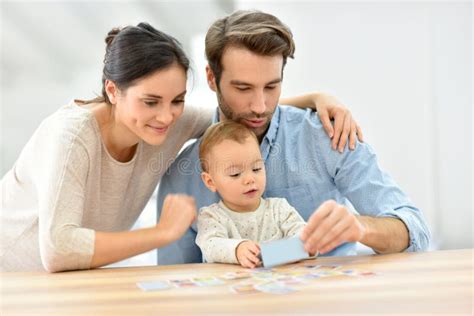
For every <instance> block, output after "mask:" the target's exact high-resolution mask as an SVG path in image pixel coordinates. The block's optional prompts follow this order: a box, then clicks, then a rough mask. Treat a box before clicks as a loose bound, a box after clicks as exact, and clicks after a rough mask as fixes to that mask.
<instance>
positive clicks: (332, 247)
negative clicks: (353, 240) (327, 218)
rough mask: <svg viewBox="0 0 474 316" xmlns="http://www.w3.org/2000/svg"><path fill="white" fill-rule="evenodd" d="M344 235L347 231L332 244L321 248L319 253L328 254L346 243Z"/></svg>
mask: <svg viewBox="0 0 474 316" xmlns="http://www.w3.org/2000/svg"><path fill="white" fill-rule="evenodd" d="M344 234H345V231H344V232H342V233H341V234H340V235H339V236H336V238H334V239H333V240H332V241H331V242H330V243H328V244H327V245H326V246H324V247H323V248H321V249H320V250H319V253H321V254H325V253H328V252H330V251H332V250H333V249H334V248H336V247H337V246H339V245H341V244H342V243H343V242H345V240H344Z"/></svg>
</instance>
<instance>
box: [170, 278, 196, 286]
mask: <svg viewBox="0 0 474 316" xmlns="http://www.w3.org/2000/svg"><path fill="white" fill-rule="evenodd" d="M169 282H170V283H171V284H173V285H174V286H176V287H193V286H197V284H196V283H195V282H194V281H193V280H191V279H176V280H170V281H169Z"/></svg>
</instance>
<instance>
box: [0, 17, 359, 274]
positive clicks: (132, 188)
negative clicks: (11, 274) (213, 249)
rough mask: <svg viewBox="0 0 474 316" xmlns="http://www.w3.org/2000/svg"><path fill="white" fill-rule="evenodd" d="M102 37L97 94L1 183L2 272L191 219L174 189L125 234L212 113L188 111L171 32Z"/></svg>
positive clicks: (136, 244) (56, 267) (34, 141)
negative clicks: (150, 216)
mask: <svg viewBox="0 0 474 316" xmlns="http://www.w3.org/2000/svg"><path fill="white" fill-rule="evenodd" d="M106 43H107V47H106V54H105V58H104V68H103V77H102V85H103V87H102V96H101V97H99V98H96V99H94V100H91V101H74V102H71V103H70V104H68V105H66V106H64V107H62V108H61V109H59V110H58V111H57V112H55V113H54V114H52V115H51V116H50V117H48V118H46V119H45V120H44V121H43V122H42V123H41V125H40V126H39V128H38V129H37V130H36V132H35V133H34V135H33V136H32V138H31V139H30V140H29V142H28V143H27V144H26V146H25V148H24V149H23V151H22V152H21V154H20V157H19V158H18V160H17V161H16V163H15V165H14V166H13V168H12V169H11V170H10V171H9V172H8V173H7V174H6V175H5V176H4V178H3V179H2V181H1V188H2V212H1V217H2V237H1V253H0V256H1V269H2V270H4V271H11V270H42V269H43V268H44V269H46V270H47V271H50V272H56V271H65V270H76V269H89V268H96V267H100V266H103V265H107V264H110V263H113V262H117V261H120V260H123V259H126V258H129V257H132V256H135V255H137V254H140V253H143V252H146V251H149V250H152V249H155V248H159V247H162V246H164V245H166V244H168V243H170V242H172V241H175V240H177V239H178V238H180V236H181V235H182V234H183V233H184V232H185V231H186V229H187V228H188V227H189V226H190V224H191V223H192V222H193V221H194V220H195V218H196V207H195V205H194V201H193V199H192V198H191V197H189V196H182V195H173V196H168V197H167V199H166V200H165V202H164V205H163V210H162V213H161V217H160V221H159V223H158V224H157V225H156V226H155V227H151V228H146V229H139V230H135V231H128V230H129V229H130V228H131V227H132V225H133V223H134V222H135V221H136V219H137V218H138V216H139V215H140V213H141V211H142V210H143V208H144V206H145V204H146V203H147V201H148V200H149V198H150V196H151V194H152V192H153V190H154V189H155V187H156V185H157V183H158V181H159V180H160V178H161V175H162V174H163V173H164V171H165V170H166V167H167V163H168V162H169V161H171V160H172V159H173V158H174V157H175V156H176V154H177V153H178V151H179V150H180V148H181V147H182V146H183V144H184V143H185V142H186V141H187V140H189V139H192V138H197V137H199V136H200V135H201V134H202V133H203V132H204V131H205V129H206V128H207V127H208V126H209V125H210V123H211V117H212V112H213V111H212V110H206V109H201V108H199V109H198V108H193V107H187V109H186V111H184V97H185V94H186V79H187V77H186V73H187V70H188V68H189V60H188V58H187V57H186V55H185V53H184V52H183V50H182V48H181V46H180V44H179V43H178V42H177V41H176V40H175V39H174V38H172V37H171V36H169V35H166V34H164V33H162V32H160V31H157V30H156V29H154V28H153V27H152V26H150V25H148V24H146V23H140V24H139V25H138V26H136V27H134V26H129V27H126V28H124V29H122V30H118V29H114V30H112V31H110V32H109V34H108V36H107V38H106ZM329 100H331V99H329ZM289 101H290V102H291V99H290V100H289ZM331 102H332V100H331ZM294 103H296V104H299V105H301V104H302V103H304V102H301V99H295V100H294ZM341 108H342V107H331V109H330V110H332V111H333V110H334V109H339V110H340V109H341ZM318 110H319V111H323V112H322V113H325V112H324V108H320V105H319V104H318ZM183 111H184V113H183ZM339 113H340V115H341V116H343V117H344V115H345V117H349V116H348V115H347V111H342V114H341V112H339ZM180 117H181V118H180ZM178 118H180V119H179V120H178ZM336 120H337V118H336ZM339 121H341V119H340V118H339ZM342 121H344V120H342ZM351 124H352V125H353V126H354V125H355V124H354V122H353V121H351V120H346V123H345V124H344V126H345V127H347V126H351ZM340 126H342V122H341V124H340ZM336 130H337V128H336ZM353 130H354V128H353ZM346 136H347V134H346ZM335 137H337V139H339V138H338V137H339V135H337V133H336V135H335ZM341 139H343V140H344V142H345V139H346V137H341ZM177 210H179V211H177Z"/></svg>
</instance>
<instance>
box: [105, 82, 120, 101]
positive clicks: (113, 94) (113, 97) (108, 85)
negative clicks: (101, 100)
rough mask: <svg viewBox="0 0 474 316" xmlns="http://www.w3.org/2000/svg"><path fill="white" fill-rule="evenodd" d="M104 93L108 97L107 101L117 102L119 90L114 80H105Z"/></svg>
mask: <svg viewBox="0 0 474 316" xmlns="http://www.w3.org/2000/svg"><path fill="white" fill-rule="evenodd" d="M104 85H105V93H107V97H109V101H110V103H112V104H116V103H117V94H118V92H119V90H118V88H117V86H116V85H115V82H113V81H110V80H105V83H104Z"/></svg>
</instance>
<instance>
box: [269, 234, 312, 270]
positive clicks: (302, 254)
mask: <svg viewBox="0 0 474 316" xmlns="http://www.w3.org/2000/svg"><path fill="white" fill-rule="evenodd" d="M260 250H261V253H262V263H263V266H264V267H274V266H277V265H281V264H285V263H290V262H296V261H300V260H303V259H308V258H309V257H310V256H309V254H308V253H307V252H306V251H305V250H304V247H303V241H302V240H301V239H300V238H299V236H294V237H291V238H288V239H280V240H274V241H269V242H267V243H262V244H260Z"/></svg>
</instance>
